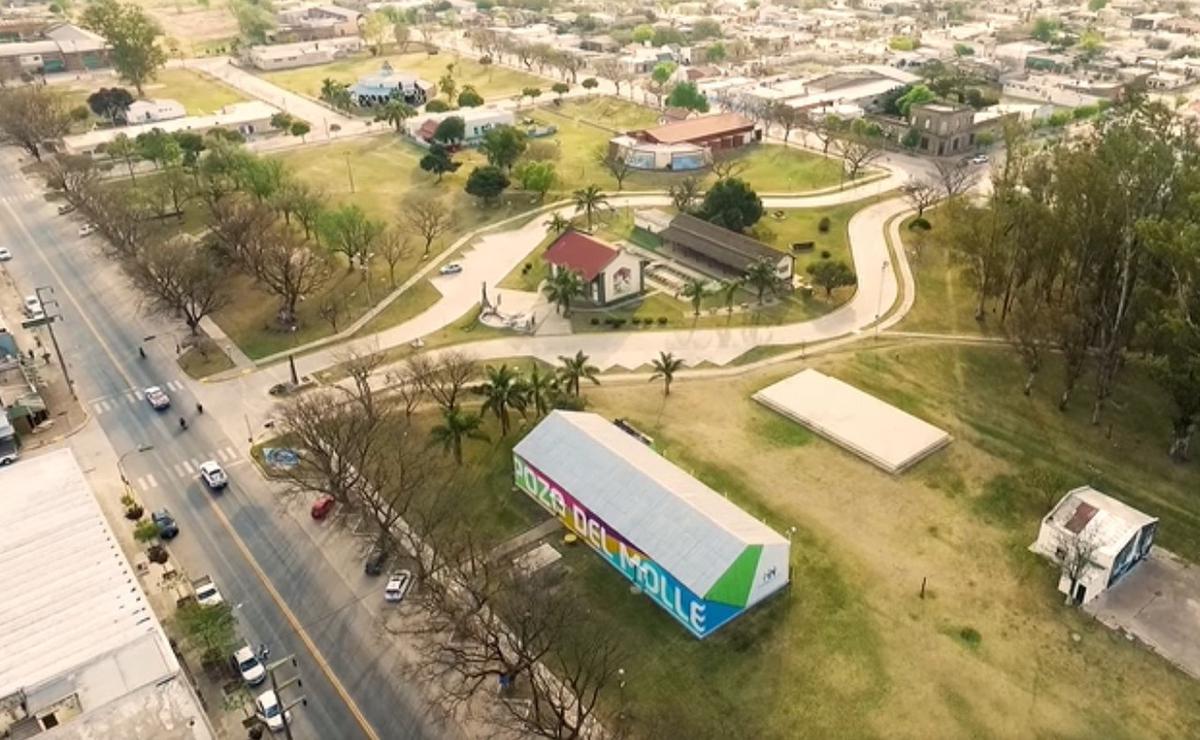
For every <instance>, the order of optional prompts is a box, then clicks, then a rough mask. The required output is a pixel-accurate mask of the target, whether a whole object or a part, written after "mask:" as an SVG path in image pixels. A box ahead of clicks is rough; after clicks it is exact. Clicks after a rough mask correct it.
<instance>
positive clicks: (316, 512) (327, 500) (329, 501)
mask: <svg viewBox="0 0 1200 740" xmlns="http://www.w3.org/2000/svg"><path fill="white" fill-rule="evenodd" d="M331 511H333V496H330V495H329V494H328V493H326V494H324V495H322V496H321V497H320V498H318V499H317V500H316V501H314V502H313V505H312V511H311V513H312V518H313V519H324V518H325V517H327V516H329V512H331Z"/></svg>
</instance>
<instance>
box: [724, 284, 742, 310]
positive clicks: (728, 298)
mask: <svg viewBox="0 0 1200 740" xmlns="http://www.w3.org/2000/svg"><path fill="white" fill-rule="evenodd" d="M741 289H742V281H741V280H740V279H738V280H730V281H729V282H727V283H722V285H721V300H722V302H723V303H724V304H725V312H726V313H728V314H729V315H730V316H732V315H733V304H734V303H736V302H737V294H738V292H739V291H740V290H741Z"/></svg>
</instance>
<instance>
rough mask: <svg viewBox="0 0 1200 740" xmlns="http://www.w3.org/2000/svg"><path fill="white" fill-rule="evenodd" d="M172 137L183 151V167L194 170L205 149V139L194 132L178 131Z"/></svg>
mask: <svg viewBox="0 0 1200 740" xmlns="http://www.w3.org/2000/svg"><path fill="white" fill-rule="evenodd" d="M171 136H172V138H174V139H175V143H177V144H179V148H180V150H181V151H183V166H184V167H189V168H194V167H195V166H196V163H197V162H198V161H199V159H200V153H201V152H203V151H204V149H205V144H204V137H203V136H201V135H200V134H197V133H194V132H192V131H176V132H174V133H173V134H171Z"/></svg>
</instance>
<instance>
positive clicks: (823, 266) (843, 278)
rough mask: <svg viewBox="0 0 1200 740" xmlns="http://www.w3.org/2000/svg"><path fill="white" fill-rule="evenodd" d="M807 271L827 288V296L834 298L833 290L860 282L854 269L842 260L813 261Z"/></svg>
mask: <svg viewBox="0 0 1200 740" xmlns="http://www.w3.org/2000/svg"><path fill="white" fill-rule="evenodd" d="M807 272H808V274H809V275H811V276H812V281H813V283H815V284H816V285H819V286H820V287H822V288H824V289H825V297H826V298H832V297H833V291H835V290H837V289H838V288H842V287H845V286H848V285H855V284H856V283H857V282H858V279H857V278H856V277H855V276H854V270H852V269H850V266H849V265H847V264H846V263H845V262H842V261H841V260H837V261H836V262H835V261H831V260H821V261H820V262H813V263H812V264H810V265H809V266H808V269H807Z"/></svg>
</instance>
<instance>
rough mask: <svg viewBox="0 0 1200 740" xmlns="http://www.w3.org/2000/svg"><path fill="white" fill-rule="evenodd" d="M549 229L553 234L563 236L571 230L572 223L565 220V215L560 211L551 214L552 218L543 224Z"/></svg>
mask: <svg viewBox="0 0 1200 740" xmlns="http://www.w3.org/2000/svg"><path fill="white" fill-rule="evenodd" d="M543 225H544V226H545V227H546V228H547V229H550V233H551V234H555V235H557V234H561V233H563V232H564V231H566V230H567V229H569V228H571V221H570V220H569V219H566V218H563V215H562V214H561V213H559V212H558V211H555V212H554V213H551V214H550V218H548V219H546V221H545V222H544V224H543Z"/></svg>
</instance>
